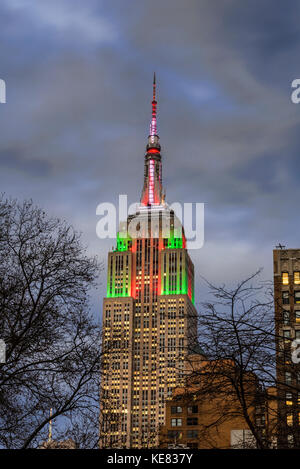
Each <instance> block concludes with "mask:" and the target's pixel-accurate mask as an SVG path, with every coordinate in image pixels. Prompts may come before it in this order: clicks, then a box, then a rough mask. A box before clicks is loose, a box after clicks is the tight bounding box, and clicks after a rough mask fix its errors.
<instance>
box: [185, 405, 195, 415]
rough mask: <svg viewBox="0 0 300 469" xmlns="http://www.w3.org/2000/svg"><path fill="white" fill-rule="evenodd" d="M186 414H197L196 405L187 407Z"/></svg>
mask: <svg viewBox="0 0 300 469" xmlns="http://www.w3.org/2000/svg"><path fill="white" fill-rule="evenodd" d="M187 411H188V414H197V413H198V406H197V405H192V406H190V407H188V409H187Z"/></svg>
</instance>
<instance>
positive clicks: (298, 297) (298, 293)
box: [295, 291, 300, 305]
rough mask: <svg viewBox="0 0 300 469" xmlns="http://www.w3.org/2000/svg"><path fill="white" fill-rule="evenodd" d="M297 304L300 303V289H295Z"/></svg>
mask: <svg viewBox="0 0 300 469" xmlns="http://www.w3.org/2000/svg"><path fill="white" fill-rule="evenodd" d="M295 304H296V305H299V304H300V291H295Z"/></svg>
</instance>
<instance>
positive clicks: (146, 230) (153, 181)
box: [100, 75, 197, 448]
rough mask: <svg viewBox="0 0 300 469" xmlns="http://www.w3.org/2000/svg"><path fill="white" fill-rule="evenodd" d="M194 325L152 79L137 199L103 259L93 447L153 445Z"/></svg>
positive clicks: (187, 265)
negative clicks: (165, 178)
mask: <svg viewBox="0 0 300 469" xmlns="http://www.w3.org/2000/svg"><path fill="white" fill-rule="evenodd" d="M196 323H197V312H196V309H195V307H194V266H193V263H192V261H191V259H190V257H189V254H188V252H187V250H186V239H185V235H184V230H183V227H182V225H181V223H180V222H179V220H178V218H177V217H176V215H175V213H174V211H173V210H171V209H170V208H169V207H168V205H167V203H166V202H165V194H164V189H163V185H162V155H161V146H160V142H159V136H158V132H157V100H156V80H155V75H154V80H153V98H152V116H151V123H150V134H149V137H148V142H147V146H146V152H145V163H144V185H143V190H142V195H141V201H140V204H139V206H138V207H137V211H136V213H135V214H134V215H129V216H128V219H127V221H126V222H124V223H123V224H121V226H120V228H119V232H118V234H117V242H116V248H115V249H113V251H112V252H109V254H108V270H107V295H106V297H105V298H104V301H103V339H102V347H103V354H102V355H103V359H102V374H101V392H100V407H101V413H100V447H102V448H114V447H115V448H116V447H119V448H120V447H126V448H142V447H155V446H157V444H158V431H159V428H160V426H161V425H163V424H164V421H165V401H166V400H167V399H168V398H170V397H171V395H172V390H173V388H174V387H175V386H177V385H178V384H180V382H182V379H183V377H184V375H185V369H186V363H187V359H188V354H189V353H191V352H192V351H193V350H195V346H196V345H195V344H196Z"/></svg>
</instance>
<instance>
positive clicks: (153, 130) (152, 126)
mask: <svg viewBox="0 0 300 469" xmlns="http://www.w3.org/2000/svg"><path fill="white" fill-rule="evenodd" d="M156 106H157V101H156V76H155V72H154V75H153V95H152V118H151V124H150V136H152V137H154V136H155V135H157V122H156Z"/></svg>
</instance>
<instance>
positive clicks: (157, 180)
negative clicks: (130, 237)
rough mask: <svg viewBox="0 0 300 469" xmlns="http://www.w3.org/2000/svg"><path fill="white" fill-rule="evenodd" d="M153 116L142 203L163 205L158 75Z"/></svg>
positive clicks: (153, 99)
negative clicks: (158, 129)
mask: <svg viewBox="0 0 300 469" xmlns="http://www.w3.org/2000/svg"><path fill="white" fill-rule="evenodd" d="M152 86H153V88H152V116H151V123H150V133H149V136H148V142H147V147H146V154H145V171H144V187H143V192H142V197H141V203H142V205H146V206H151V205H161V203H163V201H164V193H163V188H162V167H161V154H160V149H161V148H160V144H159V136H158V135H157V101H156V75H155V73H154V75H153V84H152Z"/></svg>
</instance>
